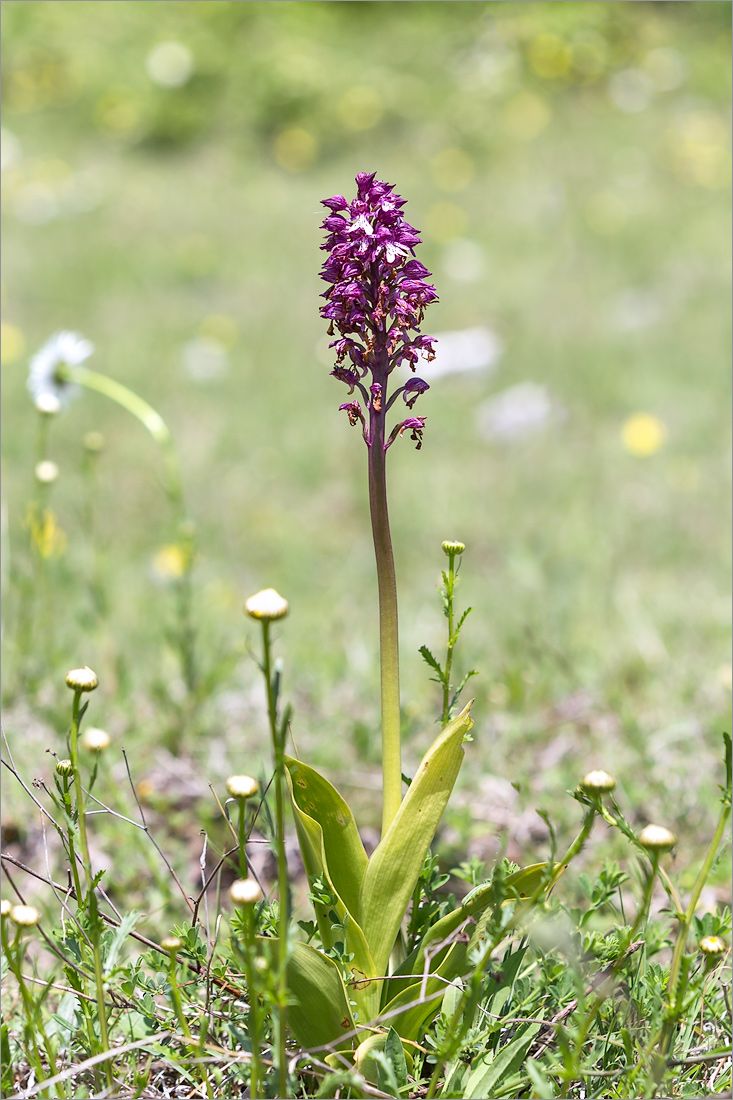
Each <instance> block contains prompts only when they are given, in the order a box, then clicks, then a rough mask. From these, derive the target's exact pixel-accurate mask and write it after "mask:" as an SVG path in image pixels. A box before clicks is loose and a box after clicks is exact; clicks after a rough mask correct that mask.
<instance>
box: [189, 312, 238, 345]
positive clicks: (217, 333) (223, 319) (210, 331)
mask: <svg viewBox="0 0 733 1100" xmlns="http://www.w3.org/2000/svg"><path fill="white" fill-rule="evenodd" d="M199 335H201V336H207V337H208V338H209V339H210V340H216V341H217V342H218V343H220V344H221V345H222V347H224V348H233V347H234V345H235V344H236V342H237V340H238V339H239V325H238V324H237V322H236V321H235V320H234V318H233V317H228V316H227V315H226V314H225V313H212V314H211V315H210V316H209V317H204V319H203V321H202V322H201V324H200V325H199Z"/></svg>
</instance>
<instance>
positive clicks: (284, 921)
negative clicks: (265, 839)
mask: <svg viewBox="0 0 733 1100" xmlns="http://www.w3.org/2000/svg"><path fill="white" fill-rule="evenodd" d="M262 654H263V657H262V671H263V674H264V677H265V683H266V685H267V714H268V718H269V720H270V734H271V737H272V749H273V756H274V760H275V780H274V786H275V845H276V848H277V879H278V900H279V902H280V920H279V935H278V975H277V987H278V996H277V1076H278V1096H280V1097H283V1100H284V1098H285V1097H287V1095H288V1092H287V1083H288V1076H287V1060H286V1059H287V1055H286V1050H285V1027H286V1015H287V1000H288V989H287V981H286V966H287V961H288V929H289V922H290V905H289V892H288V862H287V856H286V853H285V751H284V748H285V747H284V743H283V742H284V740H285V737H284V729H281V728H280V727H279V724H278V716H277V696H278V691H277V683H276V680H277V674H275V676H273V673H272V659H271V654H270V622H269V620H268V619H263V620H262Z"/></svg>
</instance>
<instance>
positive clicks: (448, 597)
mask: <svg viewBox="0 0 733 1100" xmlns="http://www.w3.org/2000/svg"><path fill="white" fill-rule="evenodd" d="M455 560H456V555H455V551H452V552H449V554H448V576H447V582H446V586H445V614H446V618H447V619H448V646H447V649H446V654H445V674H444V678H443V726H444V727H445V726H447V725H448V723H449V721H450V674H451V667H452V665H453V648H454V646H455V643H456V639H455V637H454V636H453V630H454V624H453V618H454V615H453V591H454V588H455V580H456V574H455Z"/></svg>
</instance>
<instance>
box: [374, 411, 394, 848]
mask: <svg viewBox="0 0 733 1100" xmlns="http://www.w3.org/2000/svg"><path fill="white" fill-rule="evenodd" d="M372 423H373V426H374V429H375V430H374V432H373V436H372V440H371V444H370V446H369V507H370V512H371V519H372V535H373V538H374V554H375V557H376V561H377V583H378V586H379V661H380V675H381V704H382V836H384V835H385V833H386V832H387V830H388V829H389V827H390V825H391V824H392V821H393V820H394V817H395V815H396V813H397V811H398V810H399V808H400V804H401V802H402V753H401V747H400V663H399V662H400V657H399V640H398V632H397V581H396V577H395V568H394V555H393V553H392V539H391V536H390V531H389V515H388V512H387V478H386V465H385V457H386V455H385V450H384V416H381V417H378V418H377V417H375V418H374V419H373V421H372Z"/></svg>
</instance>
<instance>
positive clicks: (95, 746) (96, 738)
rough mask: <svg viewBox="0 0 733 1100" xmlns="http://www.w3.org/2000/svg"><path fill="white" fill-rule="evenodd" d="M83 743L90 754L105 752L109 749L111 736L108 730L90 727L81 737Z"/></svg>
mask: <svg viewBox="0 0 733 1100" xmlns="http://www.w3.org/2000/svg"><path fill="white" fill-rule="evenodd" d="M81 743H82V745H83V746H84V748H85V749H89V751H90V752H104V750H105V749H108V748H109V745H110V736H109V734H108V733H107V731H106V730H100V729H97V727H96V726H90V727H89V729H87V730H85V731H84V733H83V734H82V735H81Z"/></svg>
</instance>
